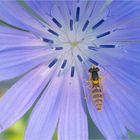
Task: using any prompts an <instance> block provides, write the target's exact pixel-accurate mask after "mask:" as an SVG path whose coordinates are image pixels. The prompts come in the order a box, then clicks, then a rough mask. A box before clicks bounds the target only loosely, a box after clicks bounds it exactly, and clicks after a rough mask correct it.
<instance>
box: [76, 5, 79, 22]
mask: <svg viewBox="0 0 140 140" xmlns="http://www.w3.org/2000/svg"><path fill="white" fill-rule="evenodd" d="M79 16H80V7H77V9H76V21H79Z"/></svg>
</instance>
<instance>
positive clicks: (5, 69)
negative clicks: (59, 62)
mask: <svg viewBox="0 0 140 140" xmlns="http://www.w3.org/2000/svg"><path fill="white" fill-rule="evenodd" d="M54 56H55V55H54V54H51V53H50V54H49V51H46V49H45V48H43V49H41V48H40V49H31V50H29V49H28V48H26V49H25V48H23V49H19V50H18V49H13V50H6V51H3V52H0V81H2V80H7V79H11V78H14V77H17V76H20V75H21V74H24V73H25V72H27V71H29V70H31V69H32V68H34V67H36V66H37V65H39V64H42V63H47V62H48V61H50V60H51V59H52V58H53V57H54ZM9 71H10V72H9Z"/></svg>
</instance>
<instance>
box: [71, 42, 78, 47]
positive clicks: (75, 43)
mask: <svg viewBox="0 0 140 140" xmlns="http://www.w3.org/2000/svg"><path fill="white" fill-rule="evenodd" d="M78 44H79V42H77V41H74V42H70V45H71V46H72V47H76V46H78Z"/></svg>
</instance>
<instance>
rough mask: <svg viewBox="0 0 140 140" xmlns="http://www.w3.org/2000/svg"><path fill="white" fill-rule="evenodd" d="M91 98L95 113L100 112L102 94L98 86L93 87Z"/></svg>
mask: <svg viewBox="0 0 140 140" xmlns="http://www.w3.org/2000/svg"><path fill="white" fill-rule="evenodd" d="M91 96H92V97H93V102H94V104H95V107H96V109H97V111H98V112H100V111H101V110H102V106H103V93H102V90H101V88H100V85H94V86H93V88H92V93H91Z"/></svg>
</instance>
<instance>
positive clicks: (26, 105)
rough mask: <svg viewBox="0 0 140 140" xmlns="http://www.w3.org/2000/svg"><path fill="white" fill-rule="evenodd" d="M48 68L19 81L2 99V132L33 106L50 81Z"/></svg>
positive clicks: (0, 119)
mask: <svg viewBox="0 0 140 140" xmlns="http://www.w3.org/2000/svg"><path fill="white" fill-rule="evenodd" d="M46 68H47V67H46V66H44V65H43V66H40V67H38V68H36V69H34V70H33V71H31V72H30V73H28V74H27V75H25V76H24V77H23V78H22V79H21V80H19V81H18V82H17V83H16V84H15V85H14V86H13V87H11V88H10V89H9V90H8V92H7V93H6V94H4V96H3V97H2V98H1V99H0V110H1V113H0V132H2V131H3V130H5V129H6V128H8V127H9V126H10V125H12V124H13V123H14V122H15V121H17V120H18V119H19V118H20V117H22V116H23V115H24V114H25V113H26V112H27V111H28V109H30V107H31V106H32V105H33V103H34V102H35V100H36V99H37V98H38V96H39V95H40V93H41V91H42V90H43V89H44V87H45V85H46V84H47V82H48V81H49V75H50V74H49V73H47V74H46V75H45V76H44V75H43V74H42V73H44V72H45V71H46Z"/></svg>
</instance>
